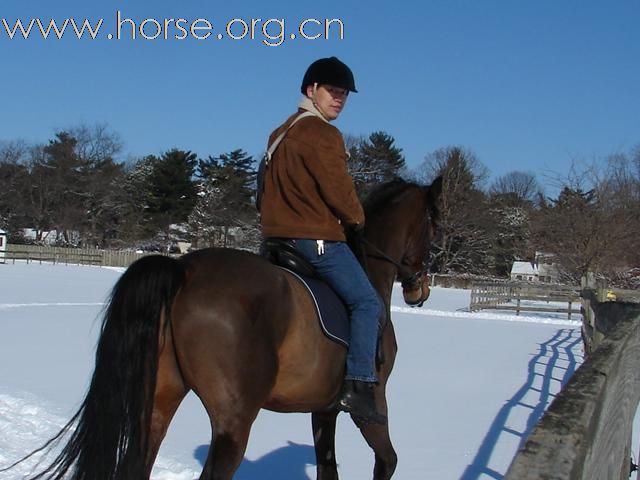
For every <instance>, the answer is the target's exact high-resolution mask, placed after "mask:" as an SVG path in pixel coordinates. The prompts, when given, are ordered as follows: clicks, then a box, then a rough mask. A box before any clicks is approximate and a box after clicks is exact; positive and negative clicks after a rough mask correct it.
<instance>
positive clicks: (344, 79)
mask: <svg viewBox="0 0 640 480" xmlns="http://www.w3.org/2000/svg"><path fill="white" fill-rule="evenodd" d="M314 83H318V84H325V85H333V86H335V87H340V88H344V89H345V90H348V91H350V92H354V93H357V92H358V91H357V90H356V82H355V80H354V79H353V73H352V72H351V69H350V68H349V67H347V66H346V65H345V64H344V63H342V62H341V61H340V60H338V59H337V58H336V57H329V58H321V59H319V60H316V61H315V62H313V63H312V64H311V65H309V68H307V71H306V72H305V74H304V78H303V79H302V86H301V87H300V91H301V92H302V94H303V95H306V93H307V86H309V85H313V84H314Z"/></svg>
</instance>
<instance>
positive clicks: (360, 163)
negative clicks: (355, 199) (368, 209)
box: [347, 131, 405, 196]
mask: <svg viewBox="0 0 640 480" xmlns="http://www.w3.org/2000/svg"><path fill="white" fill-rule="evenodd" d="M349 143H351V145H350V144H349ZM394 144H395V139H394V138H393V137H392V136H391V135H389V134H387V133H385V132H383V131H378V132H373V133H372V134H371V135H369V137H368V138H367V139H360V140H359V141H358V142H357V143H355V144H353V141H351V142H347V148H348V151H349V153H350V155H351V161H350V162H349V170H350V173H351V176H352V177H353V181H354V183H355V185H356V189H357V190H358V193H359V194H360V195H361V196H366V195H367V194H368V193H369V192H370V191H371V189H372V188H373V187H374V186H375V185H377V184H380V183H384V182H386V181H389V180H393V179H394V178H397V177H399V176H400V174H401V173H402V172H403V170H404V169H405V159H404V156H403V155H402V149H401V148H398V147H396V146H395V145H394Z"/></svg>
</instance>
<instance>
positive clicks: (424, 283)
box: [402, 274, 431, 307]
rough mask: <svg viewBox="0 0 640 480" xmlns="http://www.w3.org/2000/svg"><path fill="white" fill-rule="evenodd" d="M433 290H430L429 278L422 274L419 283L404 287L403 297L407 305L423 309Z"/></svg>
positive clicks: (404, 285)
mask: <svg viewBox="0 0 640 480" xmlns="http://www.w3.org/2000/svg"><path fill="white" fill-rule="evenodd" d="M430 294H431V289H430V288H429V276H428V275H426V274H422V275H421V276H420V277H419V278H418V279H417V281H415V282H411V283H408V284H405V283H404V282H403V285H402V296H403V297H404V301H405V303H406V304H407V305H409V306H411V307H421V306H422V305H423V304H424V302H426V301H427V299H428V298H429V295H430Z"/></svg>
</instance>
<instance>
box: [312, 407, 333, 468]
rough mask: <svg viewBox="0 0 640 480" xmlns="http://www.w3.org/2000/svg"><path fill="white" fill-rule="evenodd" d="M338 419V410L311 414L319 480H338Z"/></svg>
mask: <svg viewBox="0 0 640 480" xmlns="http://www.w3.org/2000/svg"><path fill="white" fill-rule="evenodd" d="M337 418H338V411H337V410H335V411H331V412H315V413H312V414H311V425H312V427H313V443H314V445H315V449H316V472H317V475H316V478H317V480H338V466H337V464H336V444H335V439H336V419H337Z"/></svg>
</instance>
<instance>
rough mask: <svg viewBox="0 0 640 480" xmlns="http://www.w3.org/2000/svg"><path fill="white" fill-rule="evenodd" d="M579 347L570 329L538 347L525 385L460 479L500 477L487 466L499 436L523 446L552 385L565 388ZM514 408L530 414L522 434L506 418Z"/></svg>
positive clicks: (495, 422) (509, 402) (577, 334)
mask: <svg viewBox="0 0 640 480" xmlns="http://www.w3.org/2000/svg"><path fill="white" fill-rule="evenodd" d="M578 344H581V339H580V331H579V330H573V329H561V330H558V331H557V332H556V333H555V334H554V335H553V337H551V338H550V339H549V340H547V341H546V342H544V343H541V344H540V348H539V350H538V352H537V353H536V354H535V355H533V356H532V357H531V360H529V367H528V369H529V374H528V376H527V380H526V382H525V383H524V385H522V387H520V388H519V389H518V391H517V392H516V393H515V394H514V395H513V397H511V399H509V400H507V402H505V404H504V405H503V406H502V408H501V409H500V411H499V412H498V414H497V415H496V417H495V419H494V420H493V422H492V423H491V427H490V428H489V431H488V432H487V434H486V435H485V437H484V439H483V441H482V444H481V445H480V448H479V449H478V453H476V456H475V458H474V459H473V461H472V462H471V463H470V464H469V465H468V466H467V468H466V469H465V471H464V473H463V474H462V477H461V480H475V479H477V478H479V477H480V475H485V476H487V477H489V478H494V479H497V480H499V479H502V478H503V474H501V473H499V472H496V471H495V470H493V469H492V468H491V467H490V466H489V462H490V460H491V454H492V453H493V450H494V448H495V446H496V444H497V443H498V440H499V439H500V436H501V435H504V434H507V435H515V436H516V437H519V439H520V440H519V444H520V446H522V444H524V442H525V441H526V439H527V437H528V436H529V434H530V433H531V431H532V430H533V427H535V425H536V424H537V423H538V420H540V417H542V414H543V413H544V411H545V409H546V408H547V406H548V404H549V403H550V402H551V400H553V398H552V397H554V396H555V395H553V394H552V393H551V390H550V385H551V382H552V381H557V382H560V384H561V386H564V385H565V384H566V383H567V382H568V381H569V379H570V378H571V376H572V375H573V372H575V370H576V368H577V366H578V360H577V359H576V355H575V353H574V348H575V347H576V346H577V345H578ZM554 375H556V376H554ZM525 397H526V398H525ZM516 409H525V410H528V411H529V413H528V417H527V421H526V425H525V426H524V427H523V428H522V431H519V430H518V429H516V428H514V427H512V426H510V425H509V423H508V420H509V415H510V414H511V413H512V412H514V411H515V410H516Z"/></svg>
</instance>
